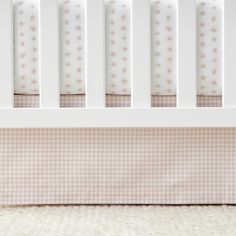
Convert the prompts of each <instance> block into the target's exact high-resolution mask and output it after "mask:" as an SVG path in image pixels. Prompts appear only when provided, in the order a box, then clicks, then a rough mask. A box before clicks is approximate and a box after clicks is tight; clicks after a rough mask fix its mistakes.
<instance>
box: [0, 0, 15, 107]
mask: <svg viewBox="0 0 236 236" xmlns="http://www.w3.org/2000/svg"><path fill="white" fill-rule="evenodd" d="M12 10H13V6H12V1H11V0H3V1H0V29H1V36H0V108H12V107H13V13H12Z"/></svg>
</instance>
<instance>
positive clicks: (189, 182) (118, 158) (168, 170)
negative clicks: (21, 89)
mask: <svg viewBox="0 0 236 236" xmlns="http://www.w3.org/2000/svg"><path fill="white" fill-rule="evenodd" d="M235 140H236V129H230V128H220V129H212V128H211V129H201V128H200V129H199V128H194V129H192V128H184V129H183V128H174V129H173V128H171V129H165V128H155V129H143V128H137V129H1V130H0V189H1V191H0V204H1V205H22V204H26V205H29V204H30V205H32V204H235V203H236V181H235V179H236V178H235V177H236V175H235V169H236V168H235V167H236V161H235V160H236V158H235V157H236V155H235V154H236V142H235Z"/></svg>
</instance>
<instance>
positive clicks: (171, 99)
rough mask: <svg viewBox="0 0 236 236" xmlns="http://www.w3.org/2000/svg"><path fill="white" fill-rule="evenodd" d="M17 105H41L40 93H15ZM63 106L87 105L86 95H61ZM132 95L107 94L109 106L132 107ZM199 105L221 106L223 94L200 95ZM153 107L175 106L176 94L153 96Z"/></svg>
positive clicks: (18, 106) (107, 104)
mask: <svg viewBox="0 0 236 236" xmlns="http://www.w3.org/2000/svg"><path fill="white" fill-rule="evenodd" d="M14 98H15V99H14V100H15V107H16V108H20V107H26V108H27V107H28V108H32V107H39V96H38V95H15V96H14ZM60 103H61V107H85V96H84V95H61V99H60ZM130 105H131V97H130V96H124V95H106V106H107V107H130ZM197 105H198V107H221V106H222V97H221V96H198V97H197ZM152 106H153V107H175V106H176V96H152Z"/></svg>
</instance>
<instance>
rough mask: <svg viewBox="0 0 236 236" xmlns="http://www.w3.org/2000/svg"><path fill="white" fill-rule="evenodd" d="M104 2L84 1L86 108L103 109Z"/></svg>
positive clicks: (98, 0) (99, 0)
mask: <svg viewBox="0 0 236 236" xmlns="http://www.w3.org/2000/svg"><path fill="white" fill-rule="evenodd" d="M104 10H105V9H104V0H96V1H94V0H87V1H86V72H85V73H86V107H105V58H104V57H105V11H104Z"/></svg>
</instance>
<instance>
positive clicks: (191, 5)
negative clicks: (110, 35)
mask: <svg viewBox="0 0 236 236" xmlns="http://www.w3.org/2000/svg"><path fill="white" fill-rule="evenodd" d="M0 4H1V5H0V11H1V12H0V17H1V18H0V28H1V29H3V33H2V37H1V39H0V45H1V51H2V52H3V53H2V54H1V55H0V65H2V66H1V70H0V77H1V78H4V79H1V81H0V94H1V99H0V107H1V109H0V117H1V119H0V127H1V128H60V127H61V128H62V127H64V128H72V127H234V126H236V119H235V117H236V110H235V108H234V106H235V104H236V93H235V92H234V88H235V87H236V82H235V77H236V75H235V71H234V63H233V62H234V59H233V58H234V55H235V53H236V46H235V45H234V42H235V40H236V32H235V29H234V20H233V19H234V11H235V9H236V3H235V1H233V0H226V1H224V6H223V9H224V10H223V12H224V13H223V32H224V37H223V45H222V47H223V65H222V67H223V70H222V71H223V72H222V78H223V107H221V108H199V107H196V76H197V75H196V1H195V0H191V1H190V0H179V1H178V9H177V11H178V20H177V23H176V24H177V35H178V37H177V38H178V39H177V46H176V47H177V68H176V71H177V107H176V108H152V107H151V88H150V74H151V62H150V60H151V56H150V53H151V47H150V2H149V1H147V0H140V1H132V4H131V6H132V7H131V68H132V69H131V78H132V82H131V93H132V96H131V97H132V98H131V99H132V102H131V104H132V105H131V107H130V108H106V107H105V86H104V81H105V70H104V68H105V63H104V43H105V39H104V2H103V1H102V0H99V1H93V0H88V1H86V107H85V108H77V109H74V108H73V109H71V108H59V76H60V75H59V59H58V58H59V37H58V24H59V23H58V1H57V0H41V1H40V108H37V109H33V108H32V109H14V108H13V50H12V49H13V45H12V44H13V43H12V40H9V39H12V38H13V33H12V1H11V0H4V1H2V2H1V3H0ZM95 39H96V40H95Z"/></svg>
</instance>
